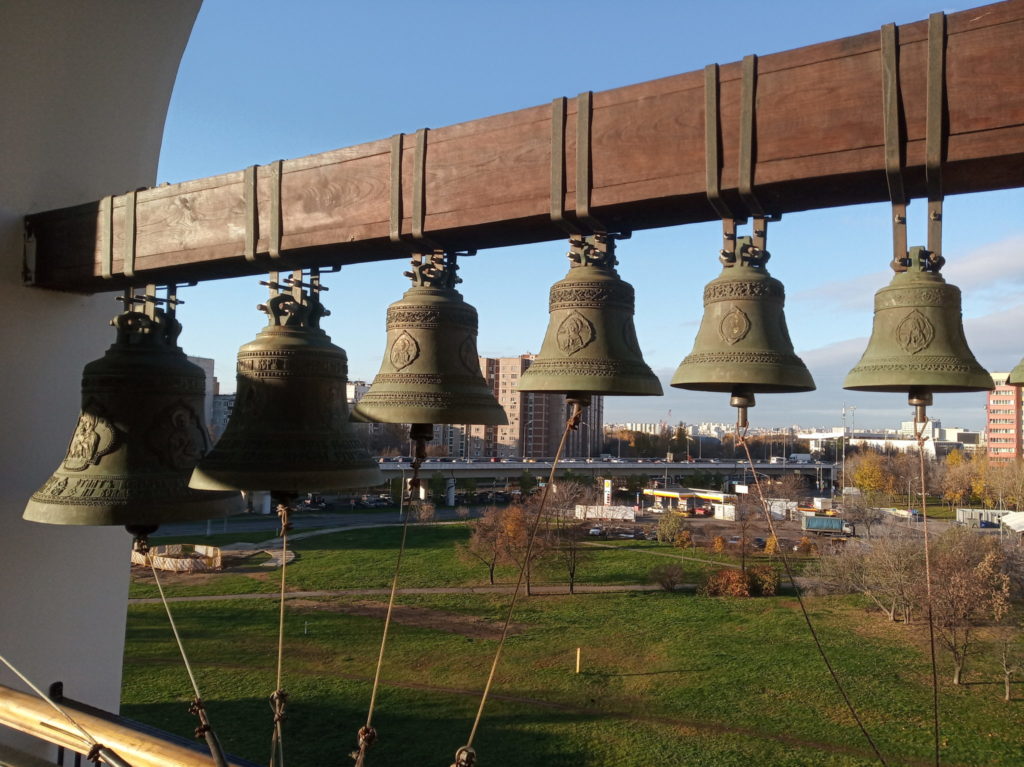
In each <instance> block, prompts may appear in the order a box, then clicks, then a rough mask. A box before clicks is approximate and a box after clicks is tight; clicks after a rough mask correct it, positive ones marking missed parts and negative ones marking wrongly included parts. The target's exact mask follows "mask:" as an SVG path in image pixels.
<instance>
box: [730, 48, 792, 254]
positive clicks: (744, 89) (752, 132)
mask: <svg viewBox="0 0 1024 767" xmlns="http://www.w3.org/2000/svg"><path fill="white" fill-rule="evenodd" d="M756 119H757V56H755V55H754V54H749V55H747V56H744V57H743V81H742V85H741V92H740V149H739V161H740V164H739V175H738V178H739V190H738V191H739V194H740V199H742V200H743V204H744V205H745V206H746V208H747V210H748V211H749V213H750V215H751V217H752V218H753V219H754V248H756V249H757V250H759V251H764V250H765V249H766V248H767V247H768V222H769V221H778V220H779V219H781V218H782V215H781V214H772V213H768V212H766V211H765V209H764V206H762V205H761V201H760V200H759V199H758V198H757V194H756V193H755V192H754V169H755V166H756V154H757V124H756Z"/></svg>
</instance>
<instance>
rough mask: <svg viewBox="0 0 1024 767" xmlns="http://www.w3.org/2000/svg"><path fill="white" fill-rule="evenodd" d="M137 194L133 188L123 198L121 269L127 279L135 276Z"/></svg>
mask: <svg viewBox="0 0 1024 767" xmlns="http://www.w3.org/2000/svg"><path fill="white" fill-rule="evenodd" d="M138 194H139V193H138V190H135V189H133V190H132V191H130V192H128V193H127V194H126V195H125V198H124V264H123V265H122V266H121V271H122V273H123V274H124V276H125V277H127V278H128V279H131V278H132V277H134V276H135V247H136V245H135V239H136V237H135V235H136V220H135V214H136V210H135V207H136V202H137V200H138Z"/></svg>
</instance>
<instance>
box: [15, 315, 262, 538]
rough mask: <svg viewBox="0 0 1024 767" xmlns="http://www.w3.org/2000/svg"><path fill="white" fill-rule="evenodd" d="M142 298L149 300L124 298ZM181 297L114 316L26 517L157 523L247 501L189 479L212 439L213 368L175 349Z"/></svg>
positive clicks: (146, 526)
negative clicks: (64, 442)
mask: <svg viewBox="0 0 1024 767" xmlns="http://www.w3.org/2000/svg"><path fill="white" fill-rule="evenodd" d="M149 299H155V296H149ZM139 300H146V299H138V298H128V299H127V302H128V303H129V304H131V303H134V302H135V301H139ZM161 300H162V299H161ZM174 303H175V302H174V301H173V300H172V301H171V302H170V307H169V309H168V311H166V312H165V311H164V310H162V309H159V308H157V307H156V306H155V300H149V301H148V302H147V306H146V310H145V312H140V311H135V310H134V309H133V308H132V307H131V306H128V307H127V311H125V312H123V313H122V314H119V315H118V316H117V317H115V318H114V319H113V320H112V321H111V324H112V325H113V326H114V327H115V328H117V338H116V340H115V341H114V343H113V345H112V346H111V347H110V348H109V349H108V350H107V352H106V354H104V355H103V357H101V358H100V359H98V360H94V361H93V362H90V363H89V364H88V365H86V366H85V370H84V371H83V373H82V412H81V414H80V415H79V418H78V425H77V426H76V427H75V433H74V435H73V436H72V438H71V444H70V445H69V446H68V451H67V455H66V456H65V457H64V460H63V461H62V462H61V464H60V466H59V467H57V470H56V471H55V472H54V473H53V475H52V476H51V477H50V478H49V479H48V480H47V481H46V484H44V485H43V486H42V487H41V488H40V489H39V490H37V491H36V492H35V493H34V494H33V496H32V498H31V500H30V501H29V503H28V506H26V508H25V513H24V517H25V519H27V520H31V521H33V522H48V523H51V524H57V525H125V526H126V527H129V528H130V529H133V530H135V529H139V530H152V529H154V528H156V527H157V526H159V525H160V524H161V523H164V522H179V521H187V520H198V519H209V518H211V517H221V516H225V515H227V514H232V513H235V512H240V511H242V510H243V509H244V506H243V504H242V497H241V495H240V494H239V493H237V492H235V493H223V492H220V493H210V492H203V491H201V490H192V489H190V488H189V486H188V480H189V476H190V475H191V473H192V469H193V467H194V466H195V465H196V462H197V461H198V460H199V459H200V458H201V457H202V456H203V454H204V453H206V451H207V450H208V449H209V446H210V445H209V437H208V436H207V435H208V432H207V430H206V423H205V421H204V418H203V398H204V392H205V388H206V387H205V381H206V376H205V374H204V373H203V369H202V368H200V367H199V366H198V365H194V364H192V363H191V362H189V361H188V360H187V359H186V357H185V354H184V352H182V350H181V349H180V348H178V345H177V339H178V335H179V333H180V332H181V325H180V323H178V321H177V320H176V319H175V318H174Z"/></svg>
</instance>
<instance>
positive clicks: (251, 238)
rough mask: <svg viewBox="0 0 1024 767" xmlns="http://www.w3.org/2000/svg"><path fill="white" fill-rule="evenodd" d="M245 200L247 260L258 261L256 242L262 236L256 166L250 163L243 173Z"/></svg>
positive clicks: (250, 261)
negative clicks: (257, 196) (257, 197)
mask: <svg viewBox="0 0 1024 767" xmlns="http://www.w3.org/2000/svg"><path fill="white" fill-rule="evenodd" d="M242 184H243V186H244V191H243V195H244V201H245V260H246V261H248V262H249V263H253V262H255V261H256V242H257V240H259V237H260V221H259V211H258V208H257V199H256V166H255V165H250V166H249V167H248V168H246V169H245V171H244V172H243V175H242Z"/></svg>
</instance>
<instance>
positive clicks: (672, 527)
mask: <svg viewBox="0 0 1024 767" xmlns="http://www.w3.org/2000/svg"><path fill="white" fill-rule="evenodd" d="M682 529H683V520H682V519H680V518H679V517H678V516H677V515H675V514H666V515H665V516H663V517H662V518H661V520H660V521H659V522H658V540H659V541H661V542H667V541H672V540H674V539H675V537H676V536H677V535H678V534H679V531H680V530H682Z"/></svg>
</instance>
